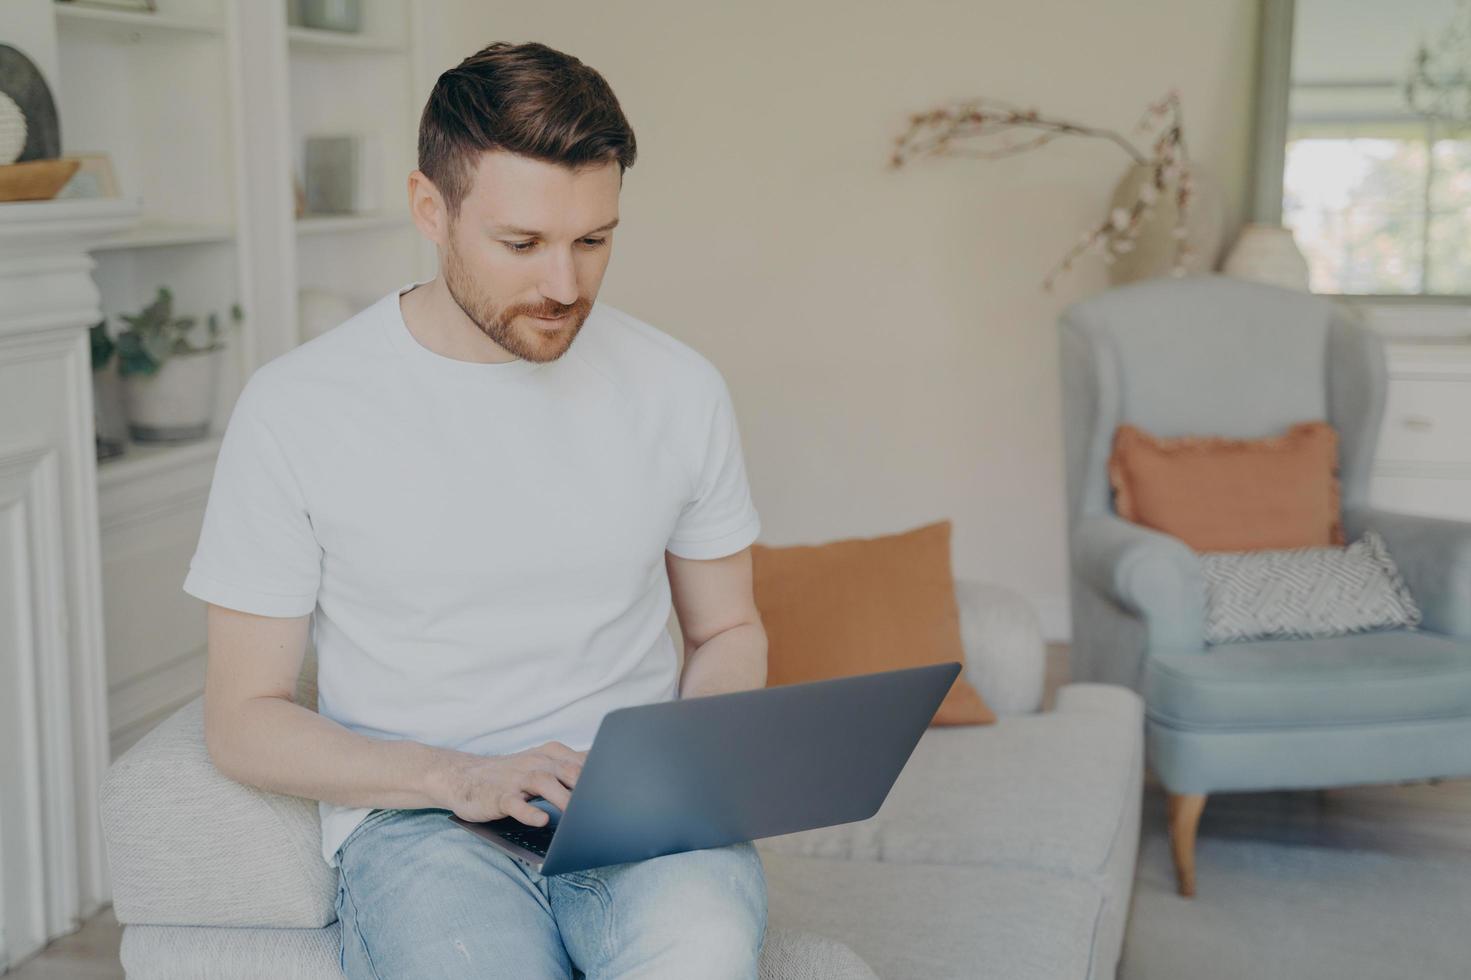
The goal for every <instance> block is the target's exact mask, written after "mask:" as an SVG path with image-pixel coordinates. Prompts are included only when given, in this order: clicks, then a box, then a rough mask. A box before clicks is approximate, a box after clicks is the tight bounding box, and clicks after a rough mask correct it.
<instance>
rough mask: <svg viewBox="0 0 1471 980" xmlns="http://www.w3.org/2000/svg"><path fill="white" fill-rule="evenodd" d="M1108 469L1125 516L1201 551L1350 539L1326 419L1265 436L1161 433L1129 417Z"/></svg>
mask: <svg viewBox="0 0 1471 980" xmlns="http://www.w3.org/2000/svg"><path fill="white" fill-rule="evenodd" d="M1108 476H1109V482H1110V483H1111V484H1112V485H1113V489H1114V510H1116V511H1117V512H1118V515H1119V516H1120V517H1122V518H1123V519H1124V520H1126V521H1132V522H1134V523H1135V524H1142V525H1144V526H1145V527H1151V528H1154V529H1155V530H1158V531H1164V532H1165V533H1166V534H1170V535H1173V536H1175V537H1177V538H1179V539H1180V540H1181V541H1184V542H1185V543H1186V544H1187V545H1189V546H1190V547H1191V548H1193V549H1195V550H1196V551H1258V550H1262V549H1266V548H1273V549H1276V548H1315V547H1329V546H1332V545H1341V544H1343V543H1344V536H1343V523H1342V518H1341V515H1340V508H1339V488H1338V433H1337V431H1335V430H1334V428H1333V426H1331V425H1329V424H1328V423H1327V422H1322V421H1315V422H1299V423H1297V424H1296V425H1293V426H1291V427H1289V428H1288V430H1287V431H1286V432H1284V433H1283V434H1281V435H1277V436H1269V437H1267V438H1265V439H1228V438H1223V437H1218V436H1184V437H1180V438H1174V439H1160V438H1156V437H1155V436H1152V435H1150V434H1149V433H1147V432H1145V431H1144V430H1142V429H1138V428H1135V427H1134V426H1132V425H1121V426H1119V427H1118V431H1117V432H1116V433H1115V435H1114V443H1113V454H1112V456H1110V458H1109V461H1108Z"/></svg>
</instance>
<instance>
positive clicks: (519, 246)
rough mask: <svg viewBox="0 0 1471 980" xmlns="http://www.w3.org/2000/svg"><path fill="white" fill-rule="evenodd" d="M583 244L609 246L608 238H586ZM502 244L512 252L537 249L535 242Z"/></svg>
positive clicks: (595, 246)
mask: <svg viewBox="0 0 1471 980" xmlns="http://www.w3.org/2000/svg"><path fill="white" fill-rule="evenodd" d="M582 243H583V244H584V245H586V246H587V247H588V248H602V247H603V246H604V245H606V244H608V240H607V239H606V238H584V239H582ZM501 244H503V245H505V246H506V248H509V249H510V250H511V251H512V252H529V251H531V250H532V249H533V248H535V247H536V242H535V241H530V242H502V243H501Z"/></svg>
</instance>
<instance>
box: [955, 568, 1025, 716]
mask: <svg viewBox="0 0 1471 980" xmlns="http://www.w3.org/2000/svg"><path fill="white" fill-rule="evenodd" d="M955 601H956V605H958V606H959V608H960V640H961V643H962V645H963V646H964V647H965V678H966V680H968V681H970V682H971V684H973V685H974V686H975V689H976V690H977V691H979V692H980V695H981V698H982V699H983V700H984V701H985V702H986V704H987V705H988V706H989V707H990V708H991V710H992V711H994V712H996V714H998V715H1016V714H1030V713H1032V712H1034V711H1036V710H1037V709H1038V708H1040V707H1041V706H1042V688H1043V681H1044V679H1045V676H1046V673H1047V646H1046V644H1045V643H1044V642H1043V640H1042V625H1041V623H1040V621H1039V620H1038V619H1037V614H1036V613H1035V612H1034V611H1033V610H1032V607H1031V605H1029V604H1028V603H1027V601H1026V600H1025V599H1023V598H1022V597H1021V596H1020V595H1017V594H1016V593H1015V592H1013V591H1011V590H1010V589H1006V588H1002V587H1001V586H999V585H989V584H986V583H984V582H976V581H972V580H969V579H959V578H957V579H956V580H955Z"/></svg>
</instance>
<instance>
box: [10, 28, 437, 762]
mask: <svg viewBox="0 0 1471 980" xmlns="http://www.w3.org/2000/svg"><path fill="white" fill-rule="evenodd" d="M24 2H26V3H27V4H37V3H44V2H45V0H24ZM361 3H362V29H361V31H359V32H357V33H351V34H349V33H341V32H336V31H330V30H321V29H316V28H311V27H304V26H298V25H297V24H296V23H295V22H294V20H295V18H294V17H293V13H292V11H291V9H290V7H291V4H290V3H289V2H288V0H157V7H158V9H157V10H156V11H154V12H133V11H126V10H116V9H106V8H102V7H89V6H85V5H84V4H82V3H72V2H54V3H52V4H51V10H52V13H53V19H54V30H55V42H56V64H57V71H56V78H55V80H54V82H53V89H54V94H55V96H56V102H57V108H58V112H59V114H60V118H61V127H62V138H63V147H62V150H63V153H65V154H80V153H106V154H108V156H109V157H110V158H111V161H112V165H113V169H114V171H115V174H116V177H117V181H118V184H119V187H120V189H121V191H122V194H123V196H124V197H127V198H131V199H134V200H136V201H137V202H138V204H139V205H140V207H141V215H142V216H141V220H140V222H139V223H138V224H137V225H136V226H134V227H132V228H130V229H127V230H124V231H118V232H114V233H111V234H109V235H107V236H105V237H99V238H97V239H96V241H95V243H94V244H93V247H92V248H91V249H90V254H91V256H92V259H93V261H94V262H95V263H96V268H95V269H94V271H93V279H94V280H95V282H96V283H97V287H98V290H99V292H100V294H101V308H102V310H103V312H104V314H106V315H107V316H108V318H109V321H110V322H109V329H110V330H111V331H112V332H114V333H115V332H116V331H117V330H118V329H119V328H120V326H121V322H120V321H119V320H118V316H119V315H120V314H123V313H134V312H137V311H138V310H140V309H142V308H143V307H144V306H146V305H147V304H148V303H149V302H151V301H152V299H153V298H154V296H155V295H156V293H157V290H158V288H159V287H160V286H166V287H168V288H169V289H170V290H171V291H172V292H173V295H174V300H175V309H176V310H177V311H178V312H179V313H180V314H183V315H188V314H193V315H197V316H201V317H202V316H205V315H207V314H208V313H209V312H212V311H213V312H218V313H220V314H221V318H222V321H225V322H228V319H229V318H228V315H227V314H228V311H229V309H230V306H231V304H233V303H236V302H238V303H239V304H240V305H241V307H242V309H243V310H244V313H245V320H244V322H243V323H241V324H240V325H239V326H238V327H237V328H236V329H235V330H233V331H232V332H231V333H230V334H229V335H228V336H227V344H228V347H229V354H228V356H227V358H226V368H225V370H224V371H223V372H222V374H223V378H222V384H221V390H220V392H219V400H218V403H217V407H216V411H215V418H214V424H213V427H212V431H211V433H210V435H209V436H208V437H207V438H205V439H202V440H198V441H195V442H191V443H184V444H178V445H147V444H142V443H133V444H131V445H130V446H129V447H128V450H127V452H125V453H123V454H122V455H120V456H117V457H114V458H112V459H108V460H105V461H102V462H101V463H99V464H98V465H97V487H98V513H99V521H100V525H101V548H102V559H103V593H104V607H105V610H104V611H105V615H104V618H105V621H106V634H107V644H106V647H107V658H108V689H109V696H108V700H109V709H110V711H111V722H110V724H111V744H112V750H113V753H114V754H117V753H119V752H121V751H123V750H124V749H126V748H127V746H128V745H130V744H132V742H133V741H135V740H136V739H137V738H138V737H141V736H142V734H143V733H144V732H146V731H147V730H148V729H149V728H151V727H152V725H153V724H156V723H157V722H158V721H159V720H161V719H162V718H164V717H166V716H167V715H168V714H169V713H170V712H172V711H173V710H175V709H176V708H177V707H178V706H179V705H181V704H183V703H184V702H186V701H188V700H190V699H191V698H193V697H194V696H196V695H197V694H198V693H199V691H200V689H201V687H202V682H203V665H204V657H205V636H204V633H203V617H202V616H201V615H200V610H199V603H198V602H197V601H196V600H194V599H192V598H190V597H189V596H187V595H185V594H184V593H183V592H182V591H181V590H180V588H179V586H180V584H181V583H182V581H183V578H184V575H185V573H186V571H187V567H188V561H189V558H190V557H191V556H192V554H193V550H194V547H195V545H196V543H197V540H198V533H199V528H200V524H201V522H202V520H203V514H204V505H205V502H206V500H207V497H208V491H209V482H210V479H211V477H212V474H213V470H214V457H215V453H216V452H217V451H218V448H219V443H220V438H221V435H222V434H223V431H224V427H225V424H226V422H227V421H228V419H229V414H230V411H231V409H232V407H233V405H234V403H235V399H236V397H237V396H238V394H239V392H240V389H241V387H242V386H243V385H244V383H245V380H246V379H247V378H248V377H249V376H250V374H251V373H252V372H253V371H254V370H255V369H256V368H257V367H259V366H260V365H261V364H263V363H265V362H266V361H269V360H271V359H272V358H274V357H276V356H279V355H280V354H283V353H285V352H286V351H288V350H290V349H291V348H292V347H294V346H296V345H297V344H299V343H300V342H301V341H302V339H303V338H302V337H301V335H300V332H299V328H298V324H297V312H296V311H297V296H298V293H299V291H300V290H302V289H308V288H310V289H319V290H328V291H332V292H335V293H338V294H340V295H342V296H344V297H345V298H346V299H347V300H348V301H349V302H350V303H351V304H352V305H353V307H354V308H362V307H364V306H366V305H367V304H368V303H370V302H371V301H372V300H374V299H376V298H377V297H379V296H381V295H382V294H383V293H385V292H387V291H388V290H390V289H392V288H394V287H395V286H398V285H401V284H402V283H403V282H405V281H408V280H410V279H424V278H428V277H429V276H431V275H433V273H434V250H433V247H432V246H431V245H429V244H428V243H426V242H424V241H423V240H422V238H421V237H420V235H419V233H418V231H417V229H416V228H415V227H414V225H413V223H412V221H411V220H410V218H409V214H408V205H407V200H406V188H407V176H408V174H409V172H410V171H412V170H413V169H414V166H415V157H416V142H417V135H418V114H419V111H420V109H421V108H422V106H423V102H424V99H425V97H426V96H427V94H428V92H427V87H425V86H424V85H423V84H422V83H423V79H424V77H425V76H424V74H423V68H424V67H425V66H424V53H423V46H422V43H421V31H420V30H419V25H420V24H421V23H422V22H423V21H422V18H423V17H425V16H426V13H425V12H424V11H423V10H421V9H420V6H419V3H420V0H361ZM0 33H3V32H0ZM344 134H352V135H356V136H359V137H361V138H362V139H363V140H364V147H365V149H366V158H365V164H366V167H365V174H366V177H365V181H364V186H365V188H366V193H365V198H366V200H365V201H364V202H363V204H364V206H363V209H362V212H361V213H354V214H331V215H301V216H298V215H297V214H296V186H295V183H296V182H299V181H301V180H302V177H303V173H302V160H303V146H304V141H305V139H306V137H307V136H309V135H344Z"/></svg>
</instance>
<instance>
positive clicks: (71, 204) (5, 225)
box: [0, 197, 143, 248]
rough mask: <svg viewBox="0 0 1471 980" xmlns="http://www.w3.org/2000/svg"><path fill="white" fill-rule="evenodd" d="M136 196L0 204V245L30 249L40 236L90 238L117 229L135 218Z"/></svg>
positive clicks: (140, 204)
mask: <svg viewBox="0 0 1471 980" xmlns="http://www.w3.org/2000/svg"><path fill="white" fill-rule="evenodd" d="M142 210H143V202H142V200H141V199H139V198H136V197H90V198H80V197H69V198H63V199H60V200H55V199H53V200H50V201H14V202H10V203H6V204H0V248H5V247H13V248H30V247H33V246H34V245H35V244H36V243H37V242H38V241H40V240H41V239H44V238H65V237H70V238H80V239H85V240H93V239H96V238H100V237H103V236H107V235H111V234H114V233H117V232H121V231H123V230H124V229H126V228H128V227H130V226H132V225H134V224H136V223H137V221H138V217H139V214H140V213H141V212H142Z"/></svg>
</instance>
